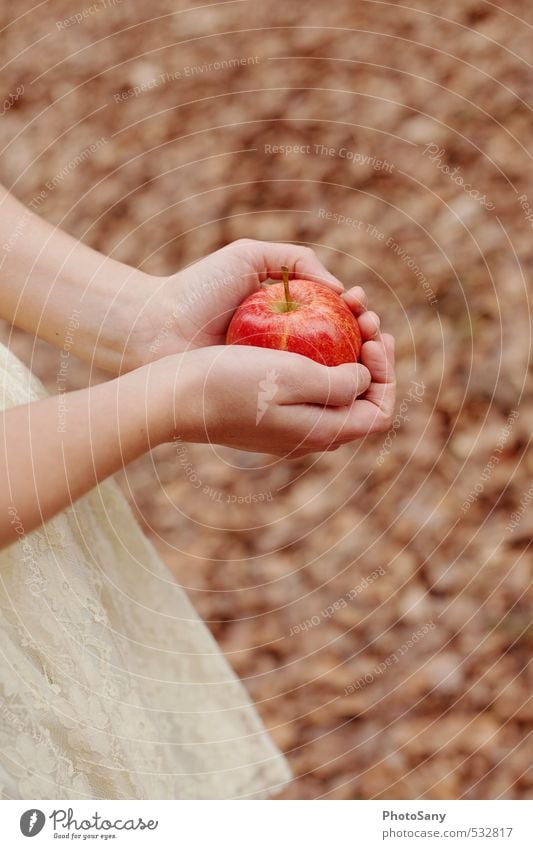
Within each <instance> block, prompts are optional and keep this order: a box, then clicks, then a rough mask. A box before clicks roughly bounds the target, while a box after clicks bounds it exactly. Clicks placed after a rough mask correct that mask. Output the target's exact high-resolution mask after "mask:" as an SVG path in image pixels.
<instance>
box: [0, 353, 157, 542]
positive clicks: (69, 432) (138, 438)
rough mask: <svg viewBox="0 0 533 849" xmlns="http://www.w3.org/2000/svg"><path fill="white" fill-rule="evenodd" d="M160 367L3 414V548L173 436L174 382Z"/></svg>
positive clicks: (0, 506)
mask: <svg viewBox="0 0 533 849" xmlns="http://www.w3.org/2000/svg"><path fill="white" fill-rule="evenodd" d="M156 371H157V369H156V367H153V368H152V370H149V369H147V368H143V369H139V370H137V371H134V372H131V373H130V374H128V375H125V376H123V377H121V378H118V379H116V380H112V381H109V382H108V383H104V384H100V385H98V386H95V387H92V388H91V389H86V390H81V391H78V392H72V393H67V394H64V395H62V396H59V397H51V398H46V399H44V400H42V401H36V402H33V403H31V404H27V405H25V406H20V407H14V408H12V409H9V410H6V411H5V412H4V413H2V414H1V415H0V440H1V441H0V444H1V445H2V446H3V449H4V450H3V451H1V452H0V479H1V480H3V481H4V486H3V487H2V492H1V494H0V547H3V546H5V545H7V544H9V543H10V542H12V541H13V539H15V537H16V535H17V528H18V532H19V533H20V530H21V528H23V530H24V533H28V532H29V531H31V530H33V529H34V528H35V527H37V526H38V525H40V524H42V523H43V522H45V521H46V520H47V519H50V518H51V517H52V516H54V515H55V514H56V513H58V512H59V511H60V510H62V509H64V508H65V507H67V506H68V505H70V504H71V503H72V502H73V501H75V500H76V499H77V498H79V497H80V496H81V495H83V494H84V493H86V492H87V491H88V490H90V489H91V488H92V487H93V486H94V485H95V484H96V483H97V482H98V481H101V480H103V479H104V478H106V477H108V476H109V475H111V474H113V473H114V472H115V471H117V469H119V468H120V467H121V466H123V465H125V464H127V463H129V462H131V461H132V460H134V459H135V458H136V457H138V456H140V455H141V454H143V453H144V452H145V451H147V450H148V449H149V448H150V447H152V446H153V445H155V444H159V443H160V442H163V441H165V440H166V439H169V438H170V428H171V424H170V420H171V417H170V414H169V410H170V408H171V403H170V399H169V397H168V396H169V388H168V387H169V381H166V380H162V379H159V378H158V375H157V374H156V373H154V372H156ZM15 517H16V521H15ZM15 526H17V528H16V527H15Z"/></svg>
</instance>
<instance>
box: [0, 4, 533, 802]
mask: <svg viewBox="0 0 533 849" xmlns="http://www.w3.org/2000/svg"><path fill="white" fill-rule="evenodd" d="M78 7H79V8H78ZM87 10H89V11H87ZM76 13H82V14H81V19H80V20H79V21H77V20H76V19H74V22H72V18H71V16H72V15H74V14H76ZM0 16H1V26H2V27H3V28H4V29H3V30H2V33H1V35H0V38H1V39H2V58H3V60H4V62H5V63H6V67H5V69H4V71H3V76H2V89H3V93H4V97H5V98H10V100H7V101H6V103H8V108H6V106H5V104H4V113H3V114H2V117H1V118H0V121H1V124H0V130H1V132H2V139H1V141H2V154H1V159H0V179H1V180H2V181H3V182H4V183H5V184H7V185H9V186H10V187H12V190H13V191H14V192H15V194H16V195H17V196H18V197H20V198H21V199H22V200H23V201H25V202H27V203H28V202H30V201H31V200H32V199H33V198H35V197H36V196H37V195H38V194H39V193H40V192H41V191H42V190H43V188H45V187H46V183H47V181H50V180H53V184H52V185H53V188H52V189H51V190H50V189H47V190H46V191H45V197H44V199H43V201H42V204H40V206H39V211H40V212H41V213H42V214H43V215H44V216H45V217H47V218H48V219H49V220H50V221H53V222H55V223H58V224H59V223H60V224H61V226H63V227H65V228H66V229H67V230H68V231H70V232H71V233H73V234H74V235H76V236H78V237H80V238H83V239H84V240H85V241H87V242H88V243H90V244H91V245H93V246H94V247H96V248H98V249H99V250H102V251H105V252H108V253H112V254H113V256H115V257H117V258H119V259H121V260H123V261H125V262H128V263H131V264H135V265H140V266H142V267H143V268H144V269H145V270H148V271H152V272H154V273H157V274H163V273H169V272H171V271H172V270H175V269H177V268H180V267H182V266H184V265H185V264H187V263H190V262H192V261H193V260H195V259H197V258H199V257H202V256H203V255H205V254H206V253H208V252H210V251H212V250H214V249H216V248H217V247H219V246H221V245H223V244H225V243H226V242H228V241H231V240H233V239H236V238H239V237H243V236H247V237H250V238H259V239H265V240H283V241H293V242H301V243H302V244H309V245H312V246H314V247H315V249H316V251H317V252H318V253H319V255H320V257H321V258H322V259H323V261H324V262H325V263H326V264H327V265H328V266H329V267H330V268H331V270H332V271H333V272H334V273H335V274H337V276H338V277H339V278H341V279H342V280H343V281H344V282H345V283H346V284H347V285H348V284H353V283H355V282H363V283H364V285H365V287H366V289H367V292H368V295H369V297H370V300H371V303H372V306H373V307H374V308H375V309H376V310H377V311H378V312H379V313H380V315H381V316H382V326H383V328H384V329H386V330H389V331H391V332H393V333H394V334H395V336H396V339H397V358H398V379H399V390H398V410H397V412H398V416H397V418H396V420H395V423H394V427H393V428H392V430H391V433H390V434H388V435H383V436H379V437H374V438H372V439H368V440H364V441H362V442H360V443H358V444H355V445H353V446H350V447H345V448H343V449H342V450H340V451H338V452H336V453H335V454H332V455H329V454H328V455H326V456H324V457H312V458H310V459H306V460H300V461H294V462H292V463H288V462H272V461H271V460H270V459H269V458H264V457H256V456H252V455H250V456H244V457H243V456H242V455H240V454H237V453H235V452H231V451H228V450H225V449H218V448H215V447H213V448H208V447H205V446H186V447H185V448H184V449H180V450H179V451H178V450H177V449H176V446H166V447H163V448H160V449H158V450H157V451H155V452H154V454H153V455H152V456H148V457H144V458H142V459H141V460H139V461H138V462H136V463H135V464H133V465H132V466H131V467H130V468H128V469H127V471H126V472H125V474H124V475H122V478H121V480H122V484H123V486H124V489H125V491H126V492H127V494H128V497H129V498H130V500H131V502H132V504H133V506H134V509H135V512H136V514H137V516H138V518H139V521H140V522H141V524H142V526H143V528H144V530H145V532H146V534H147V535H148V536H149V537H150V539H151V540H152V541H153V542H154V544H155V545H156V546H157V548H158V550H159V552H160V554H161V556H162V557H163V559H164V560H165V562H166V563H167V564H168V565H169V567H170V568H171V569H172V570H173V572H174V573H175V575H176V576H177V578H178V580H179V581H180V582H181V583H182V584H183V586H184V587H186V588H187V589H188V591H189V593H190V596H191V598H192V599H193V601H194V603H195V605H196V607H197V608H198V610H199V611H200V613H201V614H202V616H203V617H204V618H205V619H206V621H207V622H208V623H209V625H210V627H211V629H212V631H213V633H214V634H215V636H216V638H217V639H218V641H219V643H220V645H221V646H222V648H223V650H224V651H225V653H226V655H227V657H228V658H229V660H230V661H231V663H232V664H233V667H234V668H235V670H236V671H237V672H238V674H239V675H240V676H241V677H242V679H243V680H244V682H245V684H246V686H247V688H248V690H249V692H250V694H251V696H252V697H253V699H254V700H255V702H256V703H257V705H258V709H259V711H260V713H261V715H262V717H263V719H264V721H265V723H266V724H267V726H268V727H269V728H270V730H271V733H272V735H273V737H274V738H275V740H276V741H277V743H278V744H279V746H280V747H281V748H282V749H283V750H284V751H285V752H286V753H287V755H288V758H289V760H290V762H291V764H292V767H293V770H294V772H295V774H296V776H297V777H296V780H295V781H294V783H293V785H292V786H291V787H290V789H289V790H287V791H285V794H284V796H285V797H288V798H318V797H320V798H330V799H333V798H351V799H353V798H364V799H370V798H376V797H377V798H421V797H424V798H428V799H440V798H459V797H465V798H471V799H479V798H497V797H502V798H531V797H532V795H533V771H532V768H531V761H532V742H531V736H530V735H531V727H532V726H531V722H532V719H533V697H532V695H531V693H532V683H533V678H532V672H531V669H530V657H531V650H532V640H533V626H532V620H531V603H532V601H533V594H532V592H531V554H530V549H529V546H530V541H531V533H532V530H533V513H532V510H531V506H530V502H532V501H533V497H532V493H533V490H530V489H529V488H530V486H531V484H530V481H531V474H532V472H533V459H532V455H531V452H530V451H529V450H528V447H529V440H530V431H531V422H532V421H533V401H532V397H531V380H530V376H529V372H528V363H529V354H530V313H529V306H528V285H529V277H530V270H531V262H532V258H533V239H532V235H533V234H532V230H531V227H532V226H533V225H532V221H531V220H530V219H529V218H528V216H530V215H531V216H532V217H533V210H532V209H531V208H530V207H529V204H531V206H533V188H532V185H531V178H530V175H531V126H532V117H533V114H532V107H531V100H532V97H533V69H532V67H531V65H530V60H531V49H530V47H531V37H532V28H533V10H532V9H531V4H530V3H528V2H526V0H507V2H506V3H500V7H499V6H498V5H497V4H495V3H489V2H484V0H478V1H477V2H474V0H449V2H448V3H446V4H433V3H430V2H428V0H418V2H413V3H411V2H409V0H408V2H406V3H403V4H396V3H381V2H373V0H338V2H336V3H330V4H324V3H322V2H318V0H309V2H307V3H305V4H302V3H298V2H295V0H273V2H270V3H263V2H259V0H245V2H237V0H236V2H229V3H221V4H215V5H211V6H202V7H201V8H200V7H196V8H195V7H193V8H192V9H191V10H188V9H187V7H186V5H185V4H183V3H170V2H164V0H152V2H150V3H149V4H144V3H134V2H129V0H124V2H122V3H120V4H118V2H117V3H113V2H111V0H107V3H100V4H96V5H95V6H93V7H91V5H90V4H87V6H86V7H85V9H84V7H83V2H80V3H78V4H76V8H74V7H73V5H72V3H70V2H67V0H51V2H47V3H45V4H41V5H39V6H36V7H35V9H34V10H32V5H31V4H30V3H28V1H27V0H23V2H18V3H17V4H11V3H7V0H4V2H3V3H2V5H1V6H0ZM69 18H70V22H68V21H67V19H69ZM65 21H67V23H65ZM21 86H23V87H24V90H23V93H22V94H19V95H18V96H17V90H19V91H20V87H21ZM99 139H100V140H103V141H101V142H100V143H99V144H96V150H95V151H94V152H92V153H91V155H89V156H87V157H85V158H84V159H83V161H82V162H81V164H79V165H77V166H76V167H72V166H71V165H70V164H69V163H72V161H73V160H74V159H75V158H76V156H78V155H79V154H80V152H82V151H84V150H86V149H87V148H88V147H89V146H91V145H94V144H95V143H97V142H98V140H99ZM295 148H297V149H296V150H295ZM54 178H55V179H54ZM7 333H8V330H7V328H4V330H3V336H4V338H5V337H6V336H7ZM12 344H13V347H14V349H15V350H16V351H17V352H18V353H20V354H21V356H23V357H24V358H25V359H26V361H28V362H30V361H31V363H32V367H33V368H34V370H35V371H36V372H37V373H38V374H39V375H40V376H41V377H42V378H43V379H44V380H45V382H46V383H47V385H48V386H49V388H50V390H51V391H55V390H56V375H57V369H58V355H57V352H55V351H53V350H52V349H50V348H48V347H47V346H45V345H44V344H42V343H39V344H37V345H36V346H35V347H34V346H33V341H32V340H29V339H28V338H26V337H24V336H23V334H21V333H16V334H15V335H14V336H13V338H12ZM86 376H87V372H86V369H85V367H83V366H81V364H80V366H79V367H76V368H71V370H70V375H69V377H70V385H71V386H78V385H82V384H83V383H84V381H85V380H86ZM528 491H529V495H528ZM259 496H262V497H259Z"/></svg>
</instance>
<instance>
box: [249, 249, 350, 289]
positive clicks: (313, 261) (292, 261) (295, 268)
mask: <svg viewBox="0 0 533 849" xmlns="http://www.w3.org/2000/svg"><path fill="white" fill-rule="evenodd" d="M253 244H254V245H255V248H254V250H255V251H257V259H258V260H259V267H258V268H257V271H258V272H259V274H260V279H261V281H262V282H263V281H264V280H267V279H268V278H269V277H270V278H271V279H272V280H281V279H282V276H283V274H282V270H281V267H282V265H286V266H287V267H288V269H289V277H291V278H292V279H299V280H303V279H305V280H314V281H315V282H316V283H324V284H325V285H326V286H329V287H330V288H331V289H334V290H335V291H336V292H338V293H339V294H340V293H341V292H344V286H343V285H342V283H341V282H340V280H337V278H336V277H335V276H334V275H333V274H331V272H330V271H328V270H327V268H326V267H325V266H324V265H323V264H322V263H321V262H320V260H319V258H318V257H317V255H316V254H315V252H314V251H313V250H312V249H311V248H308V247H302V246H301V245H291V244H284V243H280V244H278V243H277V242H259V241H256V242H254V243H253Z"/></svg>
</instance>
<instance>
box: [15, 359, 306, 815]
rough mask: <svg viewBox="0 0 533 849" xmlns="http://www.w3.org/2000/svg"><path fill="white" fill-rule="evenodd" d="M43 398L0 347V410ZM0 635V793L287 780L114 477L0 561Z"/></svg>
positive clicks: (155, 795) (272, 787)
mask: <svg viewBox="0 0 533 849" xmlns="http://www.w3.org/2000/svg"><path fill="white" fill-rule="evenodd" d="M45 395H46V393H45V391H44V389H43V387H42V385H41V384H40V383H39V381H38V380H37V379H36V378H35V377H34V376H33V375H32V374H31V372H30V371H29V370H28V369H27V368H26V367H25V366H24V365H23V364H22V363H20V361H19V360H17V359H16V358H15V357H14V356H13V355H12V354H11V353H10V352H9V351H8V349H7V348H5V347H4V346H2V345H0V407H2V408H8V407H11V406H15V405H18V404H24V403H27V402H28V401H32V400H36V399H38V398H41V397H44V396H45ZM12 519H13V521H14V523H16V522H17V521H18V520H17V514H16V505H13V512H12ZM0 629H1V634H2V641H1V648H0V793H1V794H2V795H3V797H4V798H14V799H19V798H20V799H83V798H91V799H98V798H101V799H227V798H232V799H236V798H265V797H268V796H270V795H274V794H276V793H278V792H279V791H280V790H281V789H282V788H283V786H284V785H285V784H286V783H287V782H288V781H289V780H290V778H291V774H290V770H289V768H288V765H287V763H286V761H285V759H284V758H283V756H282V755H281V754H280V752H279V751H278V750H277V748H276V747H275V745H274V744H273V742H272V740H271V739H270V737H269V736H268V734H267V733H266V731H265V728H264V726H263V725H262V723H261V720H260V719H259V717H258V715H257V713H256V711H255V709H254V707H253V706H252V705H251V703H250V701H249V697H248V695H247V694H246V691H245V690H244V687H243V686H242V684H241V683H240V682H239V681H238V679H237V678H236V676H235V674H234V673H233V671H232V669H231V667H230V666H229V664H228V663H227V661H226V660H225V658H224V657H223V655H222V654H221V652H220V650H219V648H218V646H217V644H216V642H215V641H214V639H213V637H212V636H211V634H210V633H209V631H208V629H207V628H206V626H205V625H204V624H203V623H202V622H201V620H200V619H199V617H198V615H197V614H196V612H195V610H194V608H193V607H192V605H191V604H190V602H189V600H188V599H187V597H186V595H185V594H184V592H183V590H182V589H181V587H180V586H179V585H178V584H177V582H176V581H175V579H174V577H173V576H172V574H171V573H170V572H169V571H168V570H167V569H166V567H165V566H164V565H163V564H162V562H161V561H160V559H159V558H158V556H157V554H156V552H155V550H154V549H153V547H152V546H151V545H150V543H149V541H148V540H147V539H146V538H145V537H144V535H143V533H142V532H141V530H140V528H139V526H138V525H137V523H136V522H135V519H134V518H133V515H132V513H131V511H130V509H129V506H128V504H127V502H126V501H125V499H124V498H123V496H122V494H121V493H120V491H119V489H118V487H117V486H116V484H115V482H114V481H113V480H107V481H105V482H104V483H102V484H100V485H99V486H98V487H96V488H95V489H94V490H93V491H92V492H90V493H89V494H88V495H86V496H84V497H83V498H81V499H80V500H79V501H77V502H76V503H75V504H74V505H72V506H71V507H70V508H69V509H67V510H65V511H64V512H63V513H61V514H60V515H58V516H57V517H55V518H54V519H52V520H51V521H49V522H47V523H46V525H43V526H42V527H41V528H39V529H38V530H36V531H34V532H32V533H30V534H27V535H21V536H20V538H19V539H18V540H17V541H16V542H15V543H13V544H12V545H11V546H9V548H7V549H4V550H3V551H0Z"/></svg>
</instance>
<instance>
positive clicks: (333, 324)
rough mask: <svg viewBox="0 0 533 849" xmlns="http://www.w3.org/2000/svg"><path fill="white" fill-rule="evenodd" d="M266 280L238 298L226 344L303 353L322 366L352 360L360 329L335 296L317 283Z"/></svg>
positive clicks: (358, 346) (358, 347)
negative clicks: (257, 289)
mask: <svg viewBox="0 0 533 849" xmlns="http://www.w3.org/2000/svg"><path fill="white" fill-rule="evenodd" d="M288 272H289V270H288V268H287V267H286V266H283V283H272V284H271V285H269V286H267V287H266V288H265V289H261V291H259V292H255V293H254V294H253V295H250V297H248V298H246V300H245V301H243V302H242V304H241V305H240V307H238V309H237V310H236V312H235V313H234V315H233V318H232V319H231V322H230V325H229V327H228V332H227V335H226V343H227V344H228V345H255V346H257V347H259V348H276V349H278V350H280V351H292V352H293V353H295V354H303V355H304V356H305V357H310V358H311V359H312V360H316V361H317V362H319V363H322V364H323V365H326V366H338V365H340V364H341V363H356V362H357V361H358V359H359V355H360V353H361V332H360V330H359V325H358V324H357V321H356V319H355V318H354V316H353V314H352V312H351V311H350V309H349V308H348V307H347V306H346V304H345V303H344V301H343V300H342V298H341V297H340V295H337V293H336V292H334V291H333V290H332V289H330V288H329V287H328V286H324V285H323V284H322V283H313V282H312V281H311V280H292V281H291V283H290V287H289V273H288Z"/></svg>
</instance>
